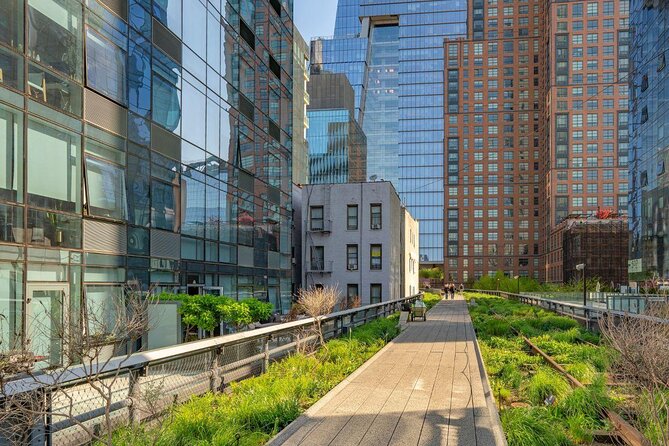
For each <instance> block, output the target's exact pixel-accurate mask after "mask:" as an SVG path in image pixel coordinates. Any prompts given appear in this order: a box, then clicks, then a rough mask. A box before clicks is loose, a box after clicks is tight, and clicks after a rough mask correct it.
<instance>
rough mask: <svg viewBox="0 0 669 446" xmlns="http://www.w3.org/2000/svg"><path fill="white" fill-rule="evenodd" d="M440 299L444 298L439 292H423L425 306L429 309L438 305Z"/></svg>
mask: <svg viewBox="0 0 669 446" xmlns="http://www.w3.org/2000/svg"><path fill="white" fill-rule="evenodd" d="M440 300H442V298H441V296H440V295H439V294H435V293H423V302H425V306H426V307H427V309H428V310H429V309H430V308H432V307H434V306H435V305H437V303H439V301H440Z"/></svg>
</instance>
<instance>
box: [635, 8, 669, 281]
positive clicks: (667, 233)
mask: <svg viewBox="0 0 669 446" xmlns="http://www.w3.org/2000/svg"><path fill="white" fill-rule="evenodd" d="M630 19H631V20H630V22H631V23H630V28H631V29H632V30H633V35H632V39H631V42H632V48H631V52H630V58H631V66H632V67H634V68H635V69H634V71H633V72H632V78H631V79H630V89H631V92H630V93H631V100H632V102H631V104H630V110H631V112H630V127H631V130H630V137H631V141H630V148H631V149H630V150H631V153H630V175H629V181H630V182H629V185H630V195H629V196H630V206H629V212H630V214H629V217H630V218H629V223H630V231H631V233H630V280H644V279H649V278H654V277H659V278H663V279H669V253H668V250H669V174H668V173H667V166H668V165H669V131H667V130H668V129H669V115H668V114H667V107H666V97H667V91H669V68H667V59H669V39H668V38H667V33H668V32H669V25H668V23H669V8H668V7H667V3H666V1H660V2H657V1H655V2H649V1H641V0H634V1H632V2H631V11H630Z"/></svg>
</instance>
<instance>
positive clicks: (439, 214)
mask: <svg viewBox="0 0 669 446" xmlns="http://www.w3.org/2000/svg"><path fill="white" fill-rule="evenodd" d="M466 31H467V1H466V0H438V1H407V0H395V1H388V0H339V3H338V7H337V18H336V22H335V35H334V37H332V38H324V39H317V40H315V41H314V42H312V48H311V63H312V73H316V72H333V73H345V74H346V75H347V76H348V78H349V81H350V82H351V85H352V86H353V89H354V92H355V106H356V116H357V119H358V122H359V123H360V124H361V126H362V129H363V131H364V132H365V135H367V162H368V166H367V167H368V169H367V176H368V178H369V176H372V175H376V177H377V178H379V179H385V180H389V181H392V182H393V184H394V185H395V187H396V188H397V191H398V192H399V194H400V197H401V198H402V201H403V202H404V203H406V204H407V206H408V208H409V210H410V212H411V214H412V215H413V216H414V217H416V219H417V220H419V221H420V261H421V263H422V264H424V265H441V264H442V262H443V260H444V236H443V234H444V211H443V208H444V152H443V143H444V98H443V95H444V77H443V74H444V54H443V47H444V38H447V37H449V38H452V37H464V36H465V35H466Z"/></svg>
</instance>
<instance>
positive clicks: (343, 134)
mask: <svg viewBox="0 0 669 446" xmlns="http://www.w3.org/2000/svg"><path fill="white" fill-rule="evenodd" d="M309 121H310V122H311V125H310V127H309V130H308V132H307V133H308V135H309V137H308V138H309V182H310V184H331V183H353V182H361V181H364V180H365V165H366V160H365V159H364V155H365V153H366V138H365V135H364V133H363V132H362V129H360V126H359V125H358V123H357V122H356V121H355V119H353V117H352V115H351V113H350V111H349V110H345V109H343V110H342V109H339V110H312V111H309Z"/></svg>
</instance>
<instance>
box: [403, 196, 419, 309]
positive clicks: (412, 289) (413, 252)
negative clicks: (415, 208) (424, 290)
mask: <svg viewBox="0 0 669 446" xmlns="http://www.w3.org/2000/svg"><path fill="white" fill-rule="evenodd" d="M403 211H404V212H403V214H404V216H403V219H402V221H403V227H402V246H403V253H402V255H403V256H404V264H403V266H404V271H403V273H402V278H403V284H402V289H403V293H404V295H406V296H410V295H412V294H416V293H417V292H418V285H419V280H418V270H419V257H418V256H419V226H418V221H417V220H415V219H414V218H413V216H412V215H411V213H409V211H408V210H407V209H406V208H405V209H403Z"/></svg>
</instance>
